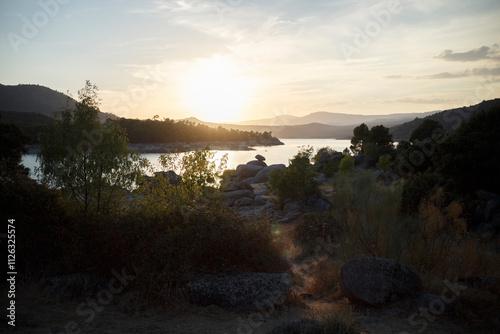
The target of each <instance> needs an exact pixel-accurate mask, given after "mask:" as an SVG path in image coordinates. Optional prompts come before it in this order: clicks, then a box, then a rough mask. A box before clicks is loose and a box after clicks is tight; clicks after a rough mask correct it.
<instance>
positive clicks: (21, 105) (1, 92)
mask: <svg viewBox="0 0 500 334" xmlns="http://www.w3.org/2000/svg"><path fill="white" fill-rule="evenodd" d="M66 106H68V107H70V108H74V106H75V100H74V99H72V98H70V97H68V96H67V95H66V94H63V93H61V92H58V91H55V90H52V89H50V88H47V87H44V86H39V85H17V86H6V85H2V84H0V110H1V111H14V112H20V113H39V114H42V115H45V116H48V117H53V116H54V112H55V111H59V110H61V109H63V108H66ZM25 116H28V114H26V115H25ZM30 117H31V116H30ZM107 118H113V119H115V118H116V116H115V115H113V114H109V113H100V114H99V119H100V120H101V121H105V120H106V119H107Z"/></svg>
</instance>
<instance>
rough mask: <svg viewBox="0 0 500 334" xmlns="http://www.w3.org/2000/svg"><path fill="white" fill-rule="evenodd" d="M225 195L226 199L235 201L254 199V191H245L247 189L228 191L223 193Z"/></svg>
mask: <svg viewBox="0 0 500 334" xmlns="http://www.w3.org/2000/svg"><path fill="white" fill-rule="evenodd" d="M223 195H224V196H225V197H226V198H229V199H234V200H237V199H241V198H243V197H250V198H253V197H254V195H253V192H252V191H250V190H245V189H244V190H236V191H226V192H225V193H223Z"/></svg>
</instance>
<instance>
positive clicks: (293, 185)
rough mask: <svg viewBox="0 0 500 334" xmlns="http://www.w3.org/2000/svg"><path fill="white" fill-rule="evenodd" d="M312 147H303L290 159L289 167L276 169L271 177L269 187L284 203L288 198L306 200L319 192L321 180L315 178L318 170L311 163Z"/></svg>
mask: <svg viewBox="0 0 500 334" xmlns="http://www.w3.org/2000/svg"><path fill="white" fill-rule="evenodd" d="M312 150H313V149H312V147H310V148H307V149H305V148H303V149H301V150H300V151H299V152H298V153H297V155H295V157H294V158H293V159H292V160H290V164H289V166H288V168H286V169H281V170H275V171H273V172H272V173H271V175H270V179H269V189H270V190H271V192H272V193H274V194H275V195H276V196H277V197H278V201H279V202H280V204H282V203H283V202H284V201H285V200H286V199H294V200H299V201H306V200H307V197H309V196H310V195H312V194H315V193H317V192H318V185H319V182H317V181H315V180H314V177H315V176H316V172H315V171H314V168H313V165H311V160H310V158H311V155H312Z"/></svg>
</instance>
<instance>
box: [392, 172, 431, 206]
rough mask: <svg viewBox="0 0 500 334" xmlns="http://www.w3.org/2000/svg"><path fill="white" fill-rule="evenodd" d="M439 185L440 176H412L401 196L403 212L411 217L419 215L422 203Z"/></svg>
mask: <svg viewBox="0 0 500 334" xmlns="http://www.w3.org/2000/svg"><path fill="white" fill-rule="evenodd" d="M438 183H439V176H438V175H436V174H435V173H423V174H416V175H410V177H409V178H408V179H407V180H406V181H405V184H404V188H403V193H402V195H401V211H402V212H404V213H405V214H409V215H411V214H415V213H417V212H418V208H419V205H420V202H421V201H422V200H423V199H424V198H426V197H427V196H429V195H430V194H431V192H432V191H433V190H434V189H436V188H437V186H438Z"/></svg>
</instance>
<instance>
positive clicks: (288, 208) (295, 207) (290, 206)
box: [283, 202, 302, 213]
mask: <svg viewBox="0 0 500 334" xmlns="http://www.w3.org/2000/svg"><path fill="white" fill-rule="evenodd" d="M301 210H302V206H301V205H300V204H297V203H293V202H292V203H287V204H285V206H284V207H283V212H285V213H290V212H294V211H296V212H300V211H301Z"/></svg>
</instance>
